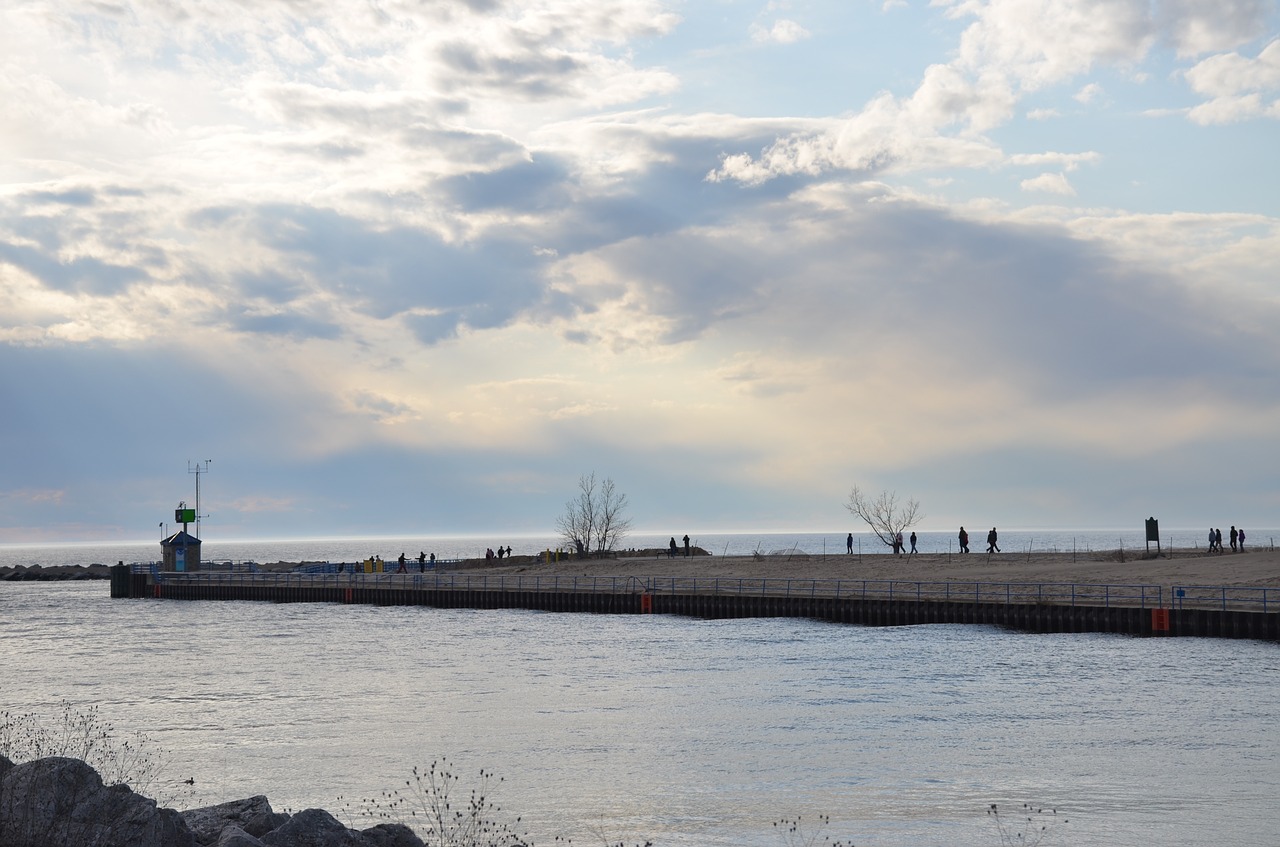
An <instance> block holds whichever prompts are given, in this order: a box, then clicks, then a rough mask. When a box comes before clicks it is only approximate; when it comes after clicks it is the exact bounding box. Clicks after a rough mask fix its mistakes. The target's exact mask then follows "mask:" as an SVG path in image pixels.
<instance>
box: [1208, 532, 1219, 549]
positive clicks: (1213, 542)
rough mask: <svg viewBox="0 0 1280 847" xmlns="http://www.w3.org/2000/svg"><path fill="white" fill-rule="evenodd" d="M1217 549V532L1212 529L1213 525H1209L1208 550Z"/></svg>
mask: <svg viewBox="0 0 1280 847" xmlns="http://www.w3.org/2000/svg"><path fill="white" fill-rule="evenodd" d="M1217 549H1218V533H1216V532H1214V531H1213V527H1209V552H1210V553H1212V552H1213V551H1214V550H1217Z"/></svg>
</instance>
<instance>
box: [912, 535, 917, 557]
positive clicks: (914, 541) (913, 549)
mask: <svg viewBox="0 0 1280 847" xmlns="http://www.w3.org/2000/svg"><path fill="white" fill-rule="evenodd" d="M911 552H912V553H915V552H917V551H916V534H915V533H914V532H912V533H911Z"/></svg>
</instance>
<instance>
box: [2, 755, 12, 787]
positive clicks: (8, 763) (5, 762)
mask: <svg viewBox="0 0 1280 847" xmlns="http://www.w3.org/2000/svg"><path fill="white" fill-rule="evenodd" d="M11 767H13V762H11V761H9V760H8V759H6V758H5V757H4V756H0V781H2V780H4V775H5V773H6V772H8V770H9V768H11Z"/></svg>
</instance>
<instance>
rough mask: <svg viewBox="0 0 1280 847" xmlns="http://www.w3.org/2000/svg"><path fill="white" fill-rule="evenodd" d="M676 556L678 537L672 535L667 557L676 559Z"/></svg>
mask: <svg viewBox="0 0 1280 847" xmlns="http://www.w3.org/2000/svg"><path fill="white" fill-rule="evenodd" d="M675 557H676V537H675V536H674V535H673V536H671V544H669V545H668V546H667V558H668V559H674V558H675Z"/></svg>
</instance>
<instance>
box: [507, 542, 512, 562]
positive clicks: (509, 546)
mask: <svg viewBox="0 0 1280 847" xmlns="http://www.w3.org/2000/svg"><path fill="white" fill-rule="evenodd" d="M507 558H508V559H510V558H511V545H510V544H508V545H507Z"/></svg>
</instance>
